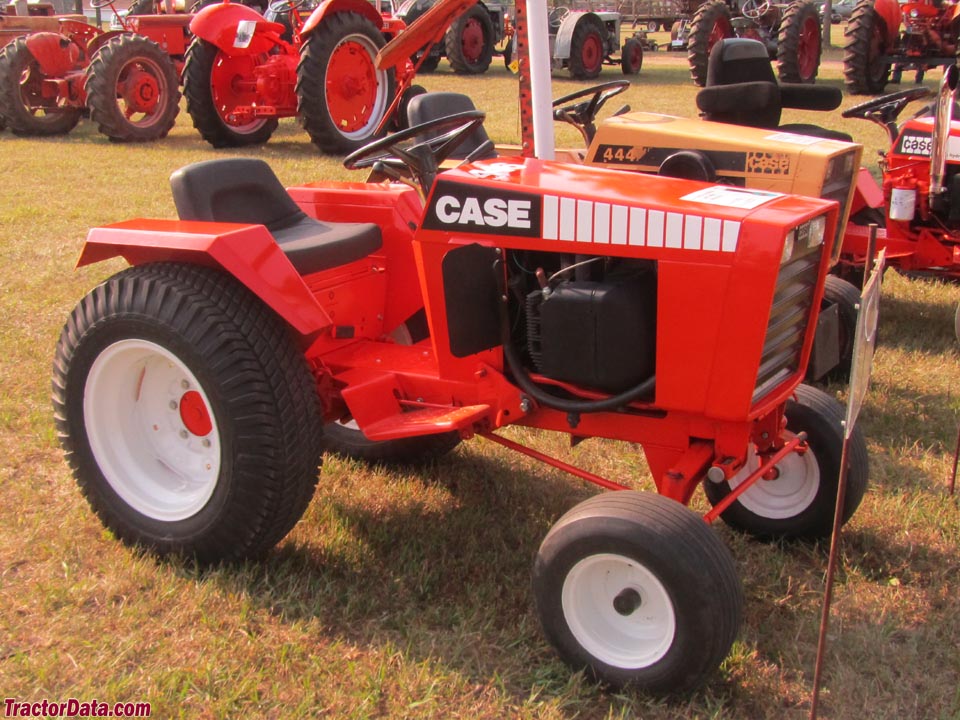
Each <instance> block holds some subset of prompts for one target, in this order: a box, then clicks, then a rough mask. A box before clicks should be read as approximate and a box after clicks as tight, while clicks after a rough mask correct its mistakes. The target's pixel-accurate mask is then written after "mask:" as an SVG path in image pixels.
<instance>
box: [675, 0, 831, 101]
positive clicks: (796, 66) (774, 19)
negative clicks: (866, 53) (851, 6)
mask: <svg viewBox="0 0 960 720" xmlns="http://www.w3.org/2000/svg"><path fill="white" fill-rule="evenodd" d="M820 32H821V31H820V13H819V11H818V9H817V4H816V3H814V2H813V1H812V0H794V1H793V2H789V3H772V2H770V1H769V0H745V1H743V2H739V1H733V2H727V0H708V1H707V2H705V3H703V4H702V5H701V6H700V7H699V8H698V9H697V12H696V13H695V14H694V16H693V20H692V21H691V23H690V27H689V32H688V36H687V60H688V61H689V63H690V75H691V76H692V77H693V81H694V82H695V83H696V84H697V85H699V86H701V87H702V86H703V85H704V84H705V83H706V80H707V61H708V59H709V57H710V50H711V49H712V48H713V46H714V45H715V44H716V43H717V41H718V40H722V39H723V38H731V37H745V38H751V39H753V40H759V41H760V42H762V43H763V44H764V45H765V46H766V48H767V52H768V53H769V55H770V58H771V59H773V60H776V62H777V75H778V76H779V78H780V80H782V81H783V82H789V83H812V82H814V80H815V79H816V77H817V72H818V70H819V68H820V49H821V48H820Z"/></svg>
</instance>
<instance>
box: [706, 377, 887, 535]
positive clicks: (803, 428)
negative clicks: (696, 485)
mask: <svg viewBox="0 0 960 720" xmlns="http://www.w3.org/2000/svg"><path fill="white" fill-rule="evenodd" d="M785 415H786V418H787V432H788V433H789V434H791V435H794V434H797V433H800V432H806V433H807V445H808V448H807V451H806V452H805V453H804V454H802V455H801V454H799V453H791V454H790V455H788V456H787V457H785V458H784V459H783V460H781V461H780V463H778V464H777V466H776V469H777V471H778V474H777V477H776V478H774V479H771V480H766V479H763V478H761V479H760V480H758V481H757V482H756V484H755V485H753V486H752V487H751V488H750V489H748V490H747V491H746V492H744V493H743V495H741V496H740V497H739V498H738V499H737V500H735V501H734V502H733V504H732V505H731V506H730V507H729V508H727V509H726V510H725V511H724V512H723V514H722V515H721V516H720V517H722V518H723V520H724V522H726V523H727V524H728V525H730V526H731V527H733V528H735V529H737V530H740V531H741V532H745V533H747V534H749V535H753V536H755V537H757V538H760V539H762V540H778V539H787V540H794V539H799V540H818V539H822V538H826V537H829V536H830V533H831V531H832V530H833V515H834V509H835V506H836V502H837V488H838V480H839V475H840V458H841V455H842V453H843V420H844V415H845V412H844V408H843V406H842V405H841V404H840V403H839V402H837V401H836V400H835V399H834V398H833V397H831V396H830V395H827V394H826V393H825V392H823V391H822V390H818V389H817V388H813V387H810V386H809V385H799V386H797V390H796V399H795V400H789V401H787V406H786V410H785ZM848 463H849V467H848V469H847V489H846V494H845V496H844V504H843V522H847V521H848V520H849V519H850V518H851V517H852V516H853V514H854V512H856V510H857V508H858V507H859V506H860V501H861V500H862V499H863V495H864V493H865V492H866V489H867V479H868V475H869V469H868V468H869V458H868V455H867V444H866V442H865V440H864V438H863V434H862V433H861V432H860V428H859V426H857V427H854V431H853V435H852V436H851V438H850V448H849V453H848ZM757 467H758V460H757V457H756V454H755V453H753V452H751V454H750V456H749V457H748V459H747V463H746V465H745V466H744V468H743V469H742V470H741V471H740V472H739V473H738V474H737V475H735V476H734V477H733V478H731V479H730V480H729V481H725V482H721V483H718V484H715V483H712V482H710V481H709V480H704V491H705V492H706V495H707V499H708V500H710V502H711V504H713V505H716V504H717V503H718V502H720V501H721V500H722V499H723V498H725V497H726V496H727V495H728V494H729V493H730V490H731V489H732V488H735V487H737V485H739V484H740V482H741V481H743V480H744V479H746V477H747V475H749V474H750V473H751V472H752V471H753V470H755V469H756V468H757Z"/></svg>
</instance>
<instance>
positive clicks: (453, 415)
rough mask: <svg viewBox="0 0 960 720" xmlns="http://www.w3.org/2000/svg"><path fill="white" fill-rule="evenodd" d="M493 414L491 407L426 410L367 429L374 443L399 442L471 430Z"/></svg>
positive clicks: (420, 409)
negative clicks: (423, 436) (475, 424)
mask: <svg viewBox="0 0 960 720" xmlns="http://www.w3.org/2000/svg"><path fill="white" fill-rule="evenodd" d="M489 412H490V406H489V405H466V406H462V407H453V406H450V407H422V408H417V409H415V410H411V411H410V412H402V413H399V414H397V415H390V416H389V417H385V418H383V419H382V420H377V421H376V422H374V423H371V424H369V425H367V426H365V427H364V428H363V434H364V435H366V436H367V438H368V439H370V440H396V439H397V438H404V437H412V436H414V435H432V434H435V433H441V432H451V431H453V430H464V429H467V428H470V427H471V426H472V425H473V424H474V423H475V422H477V421H479V420H481V419H482V418H484V417H485V416H486V415H487V414H489Z"/></svg>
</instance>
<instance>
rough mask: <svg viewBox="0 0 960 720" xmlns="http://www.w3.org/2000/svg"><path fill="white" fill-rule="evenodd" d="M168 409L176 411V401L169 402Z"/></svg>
mask: <svg viewBox="0 0 960 720" xmlns="http://www.w3.org/2000/svg"><path fill="white" fill-rule="evenodd" d="M170 409H171V410H176V409H177V401H176V400H171V401H170Z"/></svg>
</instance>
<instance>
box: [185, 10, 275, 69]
mask: <svg viewBox="0 0 960 720" xmlns="http://www.w3.org/2000/svg"><path fill="white" fill-rule="evenodd" d="M241 22H247V23H253V36H252V37H251V38H250V44H249V45H247V46H246V47H237V45H236V40H237V29H238V27H239V26H240V23H241ZM285 30H286V28H285V27H284V26H283V25H281V24H280V23H275V22H270V21H269V20H264V19H263V16H262V15H261V14H260V13H258V12H257V11H256V10H254V9H252V8H249V7H247V6H246V5H241V4H240V3H219V4H216V5H207V7H205V8H203V9H202V10H201V11H200V12H198V13H197V14H196V15H195V16H194V18H193V20H191V21H190V32H191V33H193V35H195V36H196V37H198V38H200V39H202V40H206V41H207V42H208V43H212V44H213V45H216V46H217V47H218V48H220V50H222V51H223V52H225V53H227V54H228V55H232V56H242V55H261V54H263V53H266V52H269V51H270V50H272V49H273V48H274V47H276V46H277V45H280V44H283V41H282V40H281V39H280V35H281V34H282V33H283V32H285Z"/></svg>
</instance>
